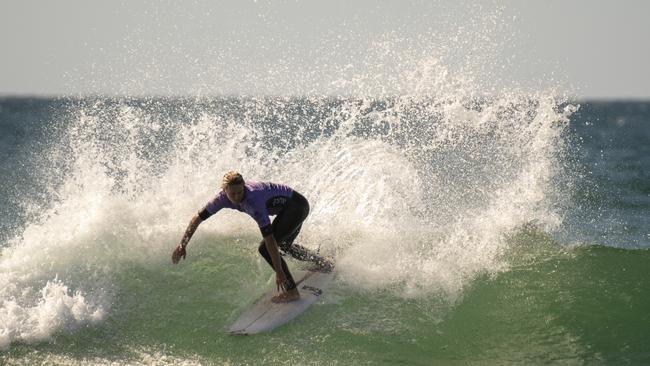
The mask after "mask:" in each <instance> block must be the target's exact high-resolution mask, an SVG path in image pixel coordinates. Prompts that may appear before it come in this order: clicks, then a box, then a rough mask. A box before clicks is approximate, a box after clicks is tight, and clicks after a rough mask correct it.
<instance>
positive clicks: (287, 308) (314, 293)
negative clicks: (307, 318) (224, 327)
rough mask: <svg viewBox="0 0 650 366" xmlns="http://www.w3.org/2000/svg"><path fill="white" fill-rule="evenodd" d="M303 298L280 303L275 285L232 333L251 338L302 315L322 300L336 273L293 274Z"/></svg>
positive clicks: (302, 272)
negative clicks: (275, 297)
mask: <svg viewBox="0 0 650 366" xmlns="http://www.w3.org/2000/svg"><path fill="white" fill-rule="evenodd" d="M293 272H294V273H293V275H294V278H295V279H296V284H297V285H298V291H299V292H300V299H299V300H296V301H292V302H289V303H281V304H276V303H274V302H272V301H271V298H273V296H275V295H277V294H278V291H277V287H276V285H275V282H274V283H273V284H272V288H271V289H270V290H269V291H267V292H266V293H265V294H264V295H262V297H260V298H259V299H258V300H257V301H256V302H255V304H254V305H253V306H252V307H251V308H250V309H249V310H248V311H246V312H245V313H244V314H242V315H241V316H240V317H239V319H237V321H235V323H234V324H233V325H231V326H230V329H229V330H228V333H230V334H237V335H250V334H257V333H262V332H268V331H270V330H272V329H274V328H277V327H279V326H280V325H283V324H286V323H288V322H289V321H290V320H291V319H293V318H295V317H297V316H298V315H300V314H302V313H303V312H304V311H305V310H307V308H308V307H310V306H311V305H312V304H313V303H314V302H316V300H318V299H319V298H321V297H322V296H323V295H324V293H325V289H326V288H327V286H328V285H329V283H330V282H331V280H332V273H331V272H330V273H322V272H311V271H293Z"/></svg>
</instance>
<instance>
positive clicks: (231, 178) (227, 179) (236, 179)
mask: <svg viewBox="0 0 650 366" xmlns="http://www.w3.org/2000/svg"><path fill="white" fill-rule="evenodd" d="M237 184H244V177H242V175H241V174H239V172H237V171H234V170H231V171H229V172H227V173H226V174H224V176H223V179H222V180H221V189H226V188H228V186H233V185H237Z"/></svg>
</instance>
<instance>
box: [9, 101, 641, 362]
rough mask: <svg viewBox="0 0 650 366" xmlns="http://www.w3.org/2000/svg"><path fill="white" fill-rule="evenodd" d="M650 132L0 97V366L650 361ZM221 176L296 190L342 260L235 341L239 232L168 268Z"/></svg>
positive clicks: (224, 224)
mask: <svg viewBox="0 0 650 366" xmlns="http://www.w3.org/2000/svg"><path fill="white" fill-rule="evenodd" d="M649 124H650V102H624V101H620V102H614V101H612V102H607V101H572V100H568V99H565V98H560V97H556V96H554V95H553V94H552V93H542V92H539V93H535V94H523V93H510V94H501V95H497V96H493V97H476V96H475V95H465V94H462V93H453V92H449V91H447V92H446V93H443V94H438V95H425V96H422V95H402V96H379V97H353V96H349V97H323V96H319V97H316V96H305V97H279V96H278V97H273V96H266V97H254V96H229V97H213V98H207V97H196V98H189V97H187V98H180V97H179V98H172V97H139V98H136V97H133V98H117V97H58V98H29V97H2V98H0V156H1V157H2V159H0V176H2V184H1V185H0V212H1V213H2V216H1V218H0V364H3V365H33V364H47V365H86V364H93V365H95V364H96V365H124V364H129V365H149V364H152V365H222V364H225V365H530V364H566V365H583V364H587V365H601V364H602V365H641V364H650V341H649V340H650V314H649V312H648V310H649V309H650V281H648V279H649V278H650V265H649V263H650V215H649V213H650V125H649ZM230 169H236V170H238V171H240V172H241V173H242V174H243V175H244V178H247V179H255V180H269V181H275V182H279V183H285V184H288V185H290V186H292V187H294V188H295V189H297V190H298V191H300V192H301V193H303V195H305V196H306V197H307V198H308V200H309V201H310V204H311V206H312V211H311V213H310V215H309V217H308V218H307V220H306V222H305V224H304V225H303V230H302V232H301V234H300V236H299V237H298V239H297V242H299V243H300V244H301V245H304V246H307V247H310V248H313V249H317V250H319V251H320V252H321V253H324V254H328V255H333V256H335V258H336V262H337V266H336V268H335V279H334V281H333V283H332V285H331V287H330V291H329V292H328V293H327V295H326V296H325V297H323V298H322V299H321V300H320V301H319V302H318V303H317V304H315V305H314V306H312V307H311V308H310V309H309V310H308V311H307V312H306V313H304V314H303V315H302V316H301V317H299V318H297V319H296V320H294V321H292V322H290V323H289V324H287V325H285V326H283V327H281V328H278V329H277V330H275V331H273V332H271V333H267V334H261V335H255V336H250V337H240V336H231V335H227V334H226V329H227V327H228V326H229V325H230V324H231V323H232V322H233V321H234V320H235V319H236V318H237V317H238V315H239V314H241V313H242V312H243V311H244V310H245V309H246V308H247V307H248V306H249V305H250V304H251V303H252V301H254V300H255V299H256V297H257V296H259V295H260V294H261V293H262V292H263V291H264V289H265V288H266V287H267V286H268V285H269V284H270V283H271V281H272V280H273V277H272V273H271V270H270V268H269V267H268V266H267V264H266V263H265V262H264V260H263V259H261V257H260V256H259V255H258V254H257V250H256V249H257V243H258V242H259V240H260V234H259V231H258V229H257V227H256V225H255V222H254V221H253V220H251V219H250V218H248V217H247V216H245V215H243V214H241V213H237V212H220V213H218V214H217V215H215V216H213V217H211V218H210V219H209V220H208V221H206V222H204V223H203V224H202V225H201V226H200V227H199V229H198V231H197V233H196V234H195V236H194V237H193V239H192V241H191V242H190V245H189V247H188V253H187V258H186V260H183V261H181V263H180V264H178V265H172V263H171V259H170V257H171V253H172V250H173V249H174V247H175V246H176V245H177V244H178V242H179V240H180V238H181V237H182V234H183V232H184V230H185V227H186V226H187V224H188V223H189V221H190V219H191V217H192V216H193V215H194V214H195V213H196V212H198V211H199V210H200V209H201V208H202V207H203V205H204V204H205V203H206V202H207V201H208V200H209V199H210V198H211V197H212V196H213V195H214V194H215V193H216V192H217V191H218V190H219V183H220V179H221V176H222V175H223V173H224V172H225V171H227V170H230ZM288 261H289V265H290V267H291V268H296V267H297V266H299V264H300V263H298V262H296V261H294V260H292V259H289V260H288Z"/></svg>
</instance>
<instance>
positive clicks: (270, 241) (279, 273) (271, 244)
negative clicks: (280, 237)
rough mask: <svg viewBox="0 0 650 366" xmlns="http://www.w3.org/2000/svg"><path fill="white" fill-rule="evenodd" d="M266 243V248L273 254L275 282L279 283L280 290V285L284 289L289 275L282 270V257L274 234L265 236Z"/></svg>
mask: <svg viewBox="0 0 650 366" xmlns="http://www.w3.org/2000/svg"><path fill="white" fill-rule="evenodd" d="M264 244H265V245H266V250H267V251H268V252H269V254H270V255H271V261H272V262H273V268H274V269H275V283H276V284H277V285H278V290H279V289H280V287H282V289H284V286H285V283H286V282H287V275H286V274H285V273H284V271H283V270H282V259H281V258H280V250H279V249H278V242H277V241H276V240H275V237H274V236H273V234H269V235H267V236H265V237H264Z"/></svg>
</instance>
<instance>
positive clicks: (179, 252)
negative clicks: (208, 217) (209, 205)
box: [172, 215, 203, 264]
mask: <svg viewBox="0 0 650 366" xmlns="http://www.w3.org/2000/svg"><path fill="white" fill-rule="evenodd" d="M201 222H203V219H202V218H201V216H200V215H194V217H192V220H191V221H190V224H189V225H187V229H185V234H184V235H183V238H182V239H181V243H180V244H178V246H177V247H176V249H175V250H174V253H172V263H174V264H176V263H178V262H179V261H180V260H181V258H183V259H185V255H186V254H187V253H186V252H185V247H187V244H189V242H190V239H192V235H194V232H195V231H196V228H198V227H199V225H200V224H201Z"/></svg>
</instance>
